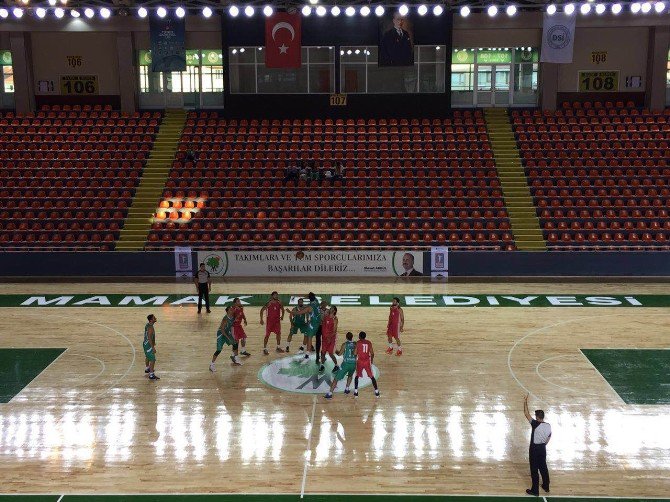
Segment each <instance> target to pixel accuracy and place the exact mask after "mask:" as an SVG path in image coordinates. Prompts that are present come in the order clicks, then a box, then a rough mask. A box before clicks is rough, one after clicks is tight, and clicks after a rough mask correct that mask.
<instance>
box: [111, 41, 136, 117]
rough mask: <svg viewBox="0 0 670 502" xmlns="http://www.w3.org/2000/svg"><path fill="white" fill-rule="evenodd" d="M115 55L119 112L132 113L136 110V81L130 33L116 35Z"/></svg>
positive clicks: (133, 49) (133, 48)
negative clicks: (117, 64) (116, 58)
mask: <svg viewBox="0 0 670 502" xmlns="http://www.w3.org/2000/svg"><path fill="white" fill-rule="evenodd" d="M116 53H117V57H118V60H119V95H120V99H121V111H123V112H134V111H135V110H136V109H137V87H138V79H137V71H136V66H135V64H134V58H135V47H134V43H133V34H132V32H130V31H120V32H118V33H117V34H116Z"/></svg>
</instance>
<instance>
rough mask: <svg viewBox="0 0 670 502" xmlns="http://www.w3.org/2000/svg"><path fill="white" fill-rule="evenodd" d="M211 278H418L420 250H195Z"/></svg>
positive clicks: (420, 272)
mask: <svg viewBox="0 0 670 502" xmlns="http://www.w3.org/2000/svg"><path fill="white" fill-rule="evenodd" d="M198 263H204V264H205V267H206V268H207V271H208V272H209V273H210V274H211V275H212V276H214V277H224V276H226V277H392V276H401V277H420V276H422V275H424V270H423V252H422V251H372V250H370V251H366V250H361V251H256V252H255V251H198Z"/></svg>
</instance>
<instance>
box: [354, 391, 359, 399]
mask: <svg viewBox="0 0 670 502" xmlns="http://www.w3.org/2000/svg"><path fill="white" fill-rule="evenodd" d="M354 397H358V389H356V390H354Z"/></svg>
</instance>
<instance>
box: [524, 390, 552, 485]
mask: <svg viewBox="0 0 670 502" xmlns="http://www.w3.org/2000/svg"><path fill="white" fill-rule="evenodd" d="M523 413H524V414H525V415H526V419H527V420H528V422H530V427H531V429H532V432H531V434H530V447H529V449H528V460H529V462H530V479H531V481H532V483H533V484H532V486H531V487H530V489H528V490H526V493H527V494H528V495H535V496H536V497H538V496H539V495H540V488H539V484H540V476H538V471H539V473H540V475H541V476H542V489H543V490H544V491H545V492H547V493H549V469H547V443H548V442H549V440H550V439H551V425H549V424H548V423H547V422H545V421H544V411H542V410H535V419H533V417H531V416H530V411H528V394H526V397H525V398H524V400H523Z"/></svg>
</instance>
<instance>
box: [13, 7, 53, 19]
mask: <svg viewBox="0 0 670 502" xmlns="http://www.w3.org/2000/svg"><path fill="white" fill-rule="evenodd" d="M35 15H36V16H37V17H39V18H40V19H44V16H46V15H47V10H46V9H45V8H44V7H38V8H37V9H35ZM3 17H6V16H3Z"/></svg>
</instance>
